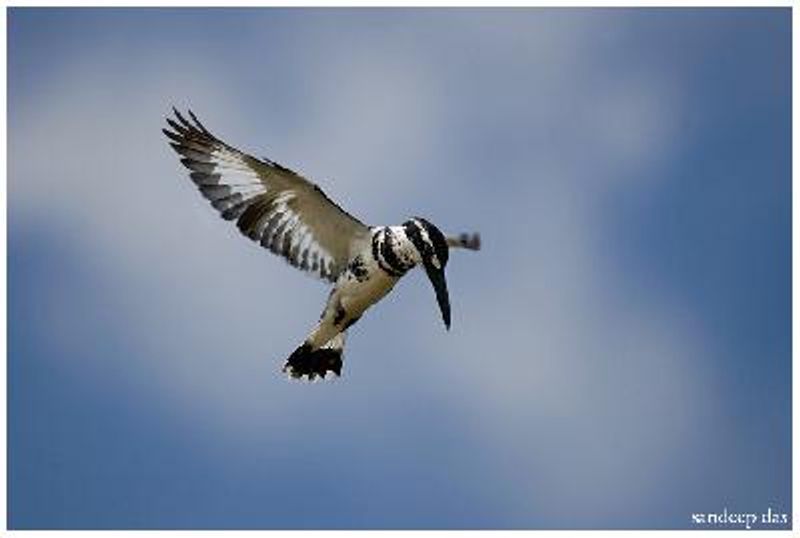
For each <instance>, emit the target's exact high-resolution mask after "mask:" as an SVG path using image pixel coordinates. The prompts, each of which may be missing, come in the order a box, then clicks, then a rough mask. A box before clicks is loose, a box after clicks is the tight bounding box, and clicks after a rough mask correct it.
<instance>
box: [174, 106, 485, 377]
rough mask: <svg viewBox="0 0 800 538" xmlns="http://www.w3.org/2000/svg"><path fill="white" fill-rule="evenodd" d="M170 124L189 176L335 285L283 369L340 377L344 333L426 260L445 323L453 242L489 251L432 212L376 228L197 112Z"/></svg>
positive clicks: (230, 215)
mask: <svg viewBox="0 0 800 538" xmlns="http://www.w3.org/2000/svg"><path fill="white" fill-rule="evenodd" d="M173 112H174V114H175V118H167V123H168V124H169V127H170V129H171V130H170V129H163V132H164V134H165V135H166V136H167V137H168V138H169V139H170V145H171V146H172V147H173V148H174V149H175V151H176V152H178V154H179V155H180V156H181V163H183V165H184V166H185V167H186V168H188V169H189V171H190V173H189V177H190V178H191V179H192V181H193V182H194V183H195V185H197V187H198V188H199V189H200V192H201V193H202V194H203V196H204V197H205V198H206V199H207V200H209V201H210V202H211V205H212V206H213V207H214V209H216V210H217V211H218V212H219V213H220V215H221V216H222V218H223V219H225V220H230V221H236V226H237V227H238V228H239V230H241V232H242V233H243V234H244V235H246V236H247V237H249V238H250V239H252V240H253V241H257V242H259V243H260V244H261V246H262V247H264V248H267V249H269V250H271V251H272V252H274V253H275V254H278V255H280V256H282V257H284V258H285V259H286V260H287V261H288V262H289V263H290V264H292V265H293V266H295V267H297V268H299V269H301V270H303V271H306V272H308V273H311V274H312V275H315V276H317V277H319V278H322V279H324V280H327V281H329V282H331V283H333V289H332V290H331V292H330V295H329V296H328V301H327V303H326V304H325V309H324V310H323V312H322V316H321V317H320V320H319V323H318V324H317V326H316V327H315V328H314V330H313V331H311V333H310V334H309V335H308V337H306V339H305V340H304V341H303V343H302V344H301V345H300V346H299V347H298V348H297V349H296V350H295V351H294V352H293V353H292V354H291V355H290V356H289V358H288V359H287V360H286V363H285V365H284V367H283V371H284V372H285V373H287V374H288V375H289V376H290V377H292V378H307V379H309V380H314V379H316V378H324V377H325V375H326V374H327V373H328V372H332V373H334V374H335V375H336V376H339V375H341V371H342V354H343V351H344V344H345V334H346V333H347V329H349V328H350V327H351V326H352V325H353V324H354V323H355V322H357V321H358V320H359V318H360V317H361V315H362V314H363V313H364V311H365V310H366V309H367V308H369V307H370V306H372V305H373V304H375V303H377V302H378V301H379V300H381V299H382V298H383V297H385V296H386V294H387V293H389V292H390V291H391V290H392V288H393V287H394V285H395V284H397V282H398V281H399V280H400V278H401V277H402V276H403V275H405V274H406V273H407V272H408V271H409V270H410V269H412V268H413V267H415V266H417V265H421V266H422V267H423V268H424V269H425V272H426V273H427V275H428V278H429V279H430V281H431V284H433V289H434V291H435V292H436V300H437V302H438V303H439V309H440V310H441V313H442V320H443V321H444V324H445V327H446V328H447V329H449V328H450V299H449V296H448V293H447V281H446V280H445V274H444V268H445V266H446V265H447V260H448V255H449V249H450V248H453V247H457V248H466V249H470V250H479V249H480V236H479V235H478V234H472V235H470V234H461V235H459V236H456V237H446V236H445V235H444V234H442V232H441V231H439V229H438V228H437V227H436V226H434V225H433V224H431V223H430V222H428V221H427V220H425V219H423V218H420V217H414V218H411V219H409V220H407V221H406V222H404V223H403V224H401V225H399V226H367V225H366V224H364V223H362V222H361V221H360V220H358V219H356V218H355V217H353V216H352V215H350V214H349V213H347V212H346V211H345V210H344V209H342V208H341V207H339V206H338V205H337V204H336V203H334V202H333V201H332V200H331V199H330V198H328V197H327V196H326V195H325V193H324V192H322V190H321V189H320V188H319V187H318V186H317V185H316V184H314V183H312V182H311V181H309V180H308V179H306V178H304V177H302V176H301V175H299V174H297V173H296V172H294V171H292V170H289V169H288V168H286V167H284V166H281V165H280V164H278V163H276V162H275V161H272V160H270V159H266V158H263V159H257V158H255V157H253V156H251V155H248V154H246V153H243V152H241V151H239V150H238V149H236V148H234V147H232V146H229V145H228V144H226V143H225V142H223V141H221V140H220V139H218V138H217V137H216V136H214V135H213V134H211V132H209V130H208V129H206V128H205V127H204V126H203V124H202V123H200V121H198V119H197V117H195V115H194V114H193V113H192V111H191V110H190V111H189V116H190V117H191V121H189V120H187V119H186V118H185V117H184V116H183V115H181V113H180V112H178V111H177V110H176V109H174V108H173Z"/></svg>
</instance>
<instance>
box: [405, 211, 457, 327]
mask: <svg viewBox="0 0 800 538" xmlns="http://www.w3.org/2000/svg"><path fill="white" fill-rule="evenodd" d="M403 228H404V231H405V234H406V237H407V238H408V239H410V240H411V244H412V245H413V246H414V249H415V250H416V251H417V253H418V254H419V260H420V263H421V264H422V266H423V267H424V268H425V272H426V273H427V274H428V278H429V279H430V281H431V284H433V289H434V291H435V292H436V301H437V302H438V303H439V309H440V310H441V311H442V321H444V325H445V327H447V328H448V329H450V297H449V295H448V293H447V280H446V279H445V275H444V268H445V266H446V265H447V259H448V257H449V255H450V252H449V247H448V245H447V239H446V238H445V236H444V234H443V233H442V232H441V231H439V228H437V227H436V226H434V225H433V224H431V223H430V222H428V221H427V220H425V219H423V218H421V217H414V218H412V219H410V220H408V221H406V222H404V223H403Z"/></svg>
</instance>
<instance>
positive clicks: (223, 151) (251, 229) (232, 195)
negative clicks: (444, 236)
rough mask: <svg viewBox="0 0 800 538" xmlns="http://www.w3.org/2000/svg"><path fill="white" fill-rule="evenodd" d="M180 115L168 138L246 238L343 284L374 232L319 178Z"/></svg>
mask: <svg viewBox="0 0 800 538" xmlns="http://www.w3.org/2000/svg"><path fill="white" fill-rule="evenodd" d="M173 110H174V109H173ZM174 113H175V119H172V118H167V123H168V124H169V126H170V128H171V130H169V129H163V131H164V134H165V135H167V137H168V138H169V139H170V145H171V146H172V147H173V148H174V149H175V151H177V152H178V154H180V155H181V157H182V159H181V162H182V163H183V165H184V166H185V167H186V168H188V169H189V170H190V174H189V177H191V179H192V181H194V183H195V184H196V185H197V186H198V187H199V189H200V192H201V193H202V194H203V196H205V198H206V199H207V200H209V201H210V202H211V205H212V206H213V207H214V209H216V210H217V211H219V213H220V214H221V215H222V218H224V219H225V220H235V221H236V225H237V226H238V228H239V230H241V232H242V233H243V234H244V235H246V236H247V237H249V238H250V239H252V240H253V241H257V242H259V243H260V244H261V246H263V247H264V248H268V249H269V250H271V251H272V252H274V253H275V254H279V255H281V256H283V257H284V258H286V260H288V261H289V263H291V264H292V265H294V266H295V267H298V268H299V269H302V270H303V271H308V272H310V273H312V274H314V275H316V276H318V277H320V278H323V279H326V280H329V281H331V282H334V281H336V278H337V277H338V275H339V273H340V272H341V271H342V270H343V269H344V268H345V267H346V265H347V263H348V261H349V260H350V258H351V256H352V255H354V253H355V251H356V250H358V249H359V248H360V247H361V246H362V245H363V244H364V242H365V241H368V240H369V228H368V227H367V226H366V225H364V224H363V223H362V222H361V221H359V220H358V219H356V218H355V217H353V216H352V215H350V214H349V213H347V212H346V211H345V210H343V209H342V208H341V207H339V206H338V205H336V203H334V202H333V201H332V200H331V199H330V198H328V197H327V196H326V195H325V193H324V192H322V190H321V189H320V188H319V187H317V186H316V185H315V184H314V183H312V182H311V181H308V180H307V179H305V178H303V177H302V176H300V175H298V174H297V173H295V172H293V171H292V170H289V169H288V168H285V167H283V166H281V165H279V164H278V163H275V162H273V161H270V160H268V159H264V160H262V159H257V158H255V157H253V156H251V155H248V154H246V153H243V152H241V151H239V150H237V149H236V148H233V147H231V146H229V145H228V144H226V143H224V142H222V141H221V140H219V139H218V138H217V137H215V136H214V135H213V134H211V133H210V132H209V131H208V130H207V129H206V128H205V127H204V126H203V124H201V123H200V122H199V121H198V120H197V118H196V117H195V115H194V114H192V112H191V111H189V115H190V116H191V120H192V121H188V120H187V119H186V118H184V116H182V115H181V114H180V112H178V111H177V110H174Z"/></svg>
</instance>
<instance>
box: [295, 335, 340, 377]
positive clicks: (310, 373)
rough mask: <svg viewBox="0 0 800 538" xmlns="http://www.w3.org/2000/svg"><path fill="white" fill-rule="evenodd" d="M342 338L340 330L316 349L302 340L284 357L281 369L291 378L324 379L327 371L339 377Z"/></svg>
mask: <svg viewBox="0 0 800 538" xmlns="http://www.w3.org/2000/svg"><path fill="white" fill-rule="evenodd" d="M344 339H345V333H343V332H341V333H339V334H337V335H336V336H334V337H333V338H331V339H330V340H329V341H328V343H326V344H325V345H324V346H322V347H320V348H318V349H313V348H312V347H311V345H310V344H309V343H308V342H303V344H302V345H301V346H300V347H298V348H297V349H295V350H294V352H293V353H292V354H291V355H290V356H289V358H288V359H286V364H284V365H283V371H284V372H285V373H286V374H288V375H289V377H290V378H292V379H303V378H305V377H307V378H308V380H309V381H315V380H316V379H317V378H322V379H325V376H326V374H327V373H328V372H332V373H334V374H336V377H339V376H340V375H342V356H343V354H344Z"/></svg>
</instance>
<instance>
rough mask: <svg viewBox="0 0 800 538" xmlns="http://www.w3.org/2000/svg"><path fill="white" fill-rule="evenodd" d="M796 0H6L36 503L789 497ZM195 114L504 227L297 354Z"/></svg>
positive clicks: (249, 510)
mask: <svg viewBox="0 0 800 538" xmlns="http://www.w3.org/2000/svg"><path fill="white" fill-rule="evenodd" d="M790 49H791V16H790V11H789V10H788V9H746V10H737V9H703V10H697V9H696V10H676V9H672V10H663V9H662V10H656V9H647V10H643V9H639V10H635V9H609V10H598V9H592V10H574V9H573V10H544V9H514V10H505V11H504V10H493V9H482V10H450V11H448V10H391V9H379V10H327V11H326V10H314V9H303V10H273V9H262V10H180V11H176V10H166V9H155V10H121V9H102V10H92V9H81V10H76V9H72V10H59V9H11V10H10V11H9V23H8V77H9V80H8V98H9V106H8V135H9V138H8V140H9V142H8V144H9V145H8V155H9V163H8V171H9V184H8V192H9V217H8V301H9V304H8V320H9V322H8V323H9V326H8V335H9V341H8V345H9V348H8V449H9V466H8V479H9V496H8V499H9V501H8V502H9V525H10V526H11V527H12V528H19V529H22V528H474V527H478V528H687V527H691V514H692V513H699V512H703V513H708V512H715V513H718V512H722V511H723V509H727V510H728V511H738V512H756V513H761V512H765V511H766V510H767V509H768V508H771V509H772V510H773V512H774V511H778V512H789V511H790V506H791V482H790V476H791V434H790V432H791V415H790V406H791V375H790V374H791V329H790V327H791V246H790V245H791V231H790V230H791V228H790V222H791V153H790V151H791V150H790V140H791V119H790V118H791V114H790V111H791V76H790V73H791V69H790V68H791V56H790ZM173 104H174V105H176V106H178V107H182V108H183V107H191V108H192V109H193V110H194V111H195V112H196V113H197V114H198V115H199V116H200V118H201V119H202V120H203V121H204V123H205V124H206V125H207V126H208V127H209V128H210V129H211V130H212V131H214V132H215V133H216V134H217V135H218V136H220V137H222V138H224V139H226V140H228V141H229V142H230V143H232V144H233V145H236V146H239V147H241V148H242V149H245V150H247V151H251V152H253V153H254V154H256V155H265V156H268V157H270V158H272V159H275V160H277V161H278V162H281V163H282V164H285V165H287V166H290V167H292V168H295V169H298V170H300V171H302V172H303V173H305V174H306V175H308V176H309V177H311V178H313V179H314V180H315V181H316V182H317V183H319V184H320V185H321V186H322V188H323V189H324V190H325V191H326V193H327V194H328V195H329V196H331V197H332V198H333V199H335V200H337V201H338V202H340V203H341V205H343V206H344V207H346V208H348V209H349V210H350V211H351V212H352V213H353V214H355V215H357V216H359V217H360V218H362V220H364V221H365V222H368V223H371V224H392V223H400V222H402V221H403V220H405V219H406V218H407V217H408V216H411V215H417V214H419V215H422V216H426V217H428V218H429V219H430V220H432V221H433V222H435V223H436V224H437V225H439V226H440V227H441V228H443V229H445V230H447V231H451V232H459V231H472V230H478V231H480V232H481V234H482V236H483V241H484V249H483V250H482V251H481V252H480V253H478V254H472V253H464V252H455V253H454V254H453V256H451V262H450V264H449V266H448V280H449V287H450V293H451V302H452V306H453V328H452V330H451V331H450V332H449V333H448V332H445V331H444V330H443V328H442V326H441V321H440V319H438V317H437V316H438V313H437V309H436V305H435V301H434V300H433V297H432V294H431V291H430V288H429V285H428V284H427V282H426V281H425V277H424V275H423V274H421V273H419V272H414V273H412V274H410V275H409V276H408V277H407V278H405V279H404V280H403V281H402V282H401V283H400V284H399V285H398V286H397V288H396V293H394V294H392V295H391V296H390V297H388V298H387V299H385V300H384V301H383V302H382V303H381V304H380V305H379V307H377V308H375V309H373V310H371V311H369V312H368V313H367V315H365V317H364V319H363V320H362V321H361V322H360V323H359V325H358V326H356V327H354V330H353V331H351V334H350V335H349V340H348V347H347V351H346V358H345V366H344V375H343V377H342V378H341V379H339V380H337V381H336V382H334V383H326V384H315V385H302V384H296V383H290V382H288V381H287V380H286V379H284V377H283V376H282V375H281V374H280V372H279V369H280V365H281V364H282V362H283V360H284V358H285V357H286V356H288V354H289V353H290V352H291V351H292V350H293V349H294V348H295V347H296V345H297V344H298V343H299V342H300V341H301V339H302V338H303V337H304V336H305V334H306V332H307V331H308V329H309V328H310V327H311V326H312V324H313V323H314V321H315V319H316V316H317V313H318V311H319V310H320V308H321V305H322V302H323V301H324V298H325V296H326V293H327V292H326V289H325V286H324V285H322V284H321V283H318V282H315V281H314V280H312V279H310V278H308V277H307V276H304V275H302V274H300V273H298V272H296V271H295V270H294V269H293V268H291V267H289V266H288V265H286V264H285V263H283V262H282V261H281V260H279V259H276V258H274V257H273V256H272V255H271V254H269V253H268V252H266V251H264V250H262V249H260V248H258V246H256V245H255V244H251V243H250V242H248V241H247V240H245V239H243V238H241V237H240V236H239V235H238V232H237V231H236V230H235V228H233V227H231V226H230V225H229V224H227V223H225V222H223V221H222V220H221V219H219V218H218V217H217V216H216V214H215V213H214V211H213V210H211V209H210V208H209V207H208V205H207V203H206V202H204V201H203V200H202V198H201V197H200V195H199V194H198V193H197V192H195V189H194V187H193V186H192V185H191V182H189V181H188V179H187V178H186V174H185V173H184V172H183V170H182V168H181V167H180V165H179V163H178V162H177V159H176V158H175V155H174V154H173V152H172V150H171V149H170V148H169V147H168V146H167V144H166V142H165V140H164V138H163V136H162V135H161V134H160V128H161V127H162V125H163V121H164V117H165V115H167V114H168V113H169V110H170V107H171V106H172V105H173Z"/></svg>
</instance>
